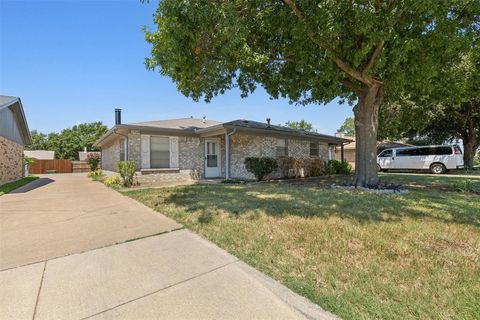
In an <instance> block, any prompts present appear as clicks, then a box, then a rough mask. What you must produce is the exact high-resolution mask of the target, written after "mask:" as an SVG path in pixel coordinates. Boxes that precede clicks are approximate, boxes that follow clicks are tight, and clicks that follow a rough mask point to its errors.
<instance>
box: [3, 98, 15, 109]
mask: <svg viewBox="0 0 480 320" xmlns="http://www.w3.org/2000/svg"><path fill="white" fill-rule="evenodd" d="M17 100H18V97H11V96H2V95H0V109H1V108H3V107H7V106H9V105H11V104H13V103H15V102H17Z"/></svg>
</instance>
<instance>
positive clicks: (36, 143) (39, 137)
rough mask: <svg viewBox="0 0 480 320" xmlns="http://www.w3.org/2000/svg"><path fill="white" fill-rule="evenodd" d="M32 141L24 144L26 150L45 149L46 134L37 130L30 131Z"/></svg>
mask: <svg viewBox="0 0 480 320" xmlns="http://www.w3.org/2000/svg"><path fill="white" fill-rule="evenodd" d="M30 135H31V136H32V143H31V144H29V145H26V146H25V149H26V150H47V135H46V134H43V133H41V132H38V131H37V130H32V131H30Z"/></svg>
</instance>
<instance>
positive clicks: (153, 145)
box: [150, 136, 170, 168]
mask: <svg viewBox="0 0 480 320" xmlns="http://www.w3.org/2000/svg"><path fill="white" fill-rule="evenodd" d="M169 167H170V139H169V138H168V137H161V136H150V168H169Z"/></svg>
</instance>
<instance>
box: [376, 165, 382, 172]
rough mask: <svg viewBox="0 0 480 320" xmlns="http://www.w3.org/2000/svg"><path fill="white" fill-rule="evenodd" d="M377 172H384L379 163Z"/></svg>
mask: <svg viewBox="0 0 480 320" xmlns="http://www.w3.org/2000/svg"><path fill="white" fill-rule="evenodd" d="M377 172H382V167H380V165H379V164H377Z"/></svg>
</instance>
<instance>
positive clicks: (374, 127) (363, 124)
mask: <svg viewBox="0 0 480 320" xmlns="http://www.w3.org/2000/svg"><path fill="white" fill-rule="evenodd" d="M382 102H383V88H382V86H381V85H380V84H374V85H372V86H369V87H365V88H364V89H362V90H361V91H360V92H359V93H358V103H357V105H356V106H355V107H354V108H353V113H354V115H355V180H354V184H355V185H356V186H359V187H372V186H376V185H377V184H378V174H377V131H378V110H379V107H380V105H381V104H382Z"/></svg>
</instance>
